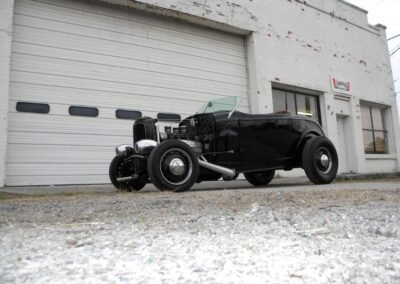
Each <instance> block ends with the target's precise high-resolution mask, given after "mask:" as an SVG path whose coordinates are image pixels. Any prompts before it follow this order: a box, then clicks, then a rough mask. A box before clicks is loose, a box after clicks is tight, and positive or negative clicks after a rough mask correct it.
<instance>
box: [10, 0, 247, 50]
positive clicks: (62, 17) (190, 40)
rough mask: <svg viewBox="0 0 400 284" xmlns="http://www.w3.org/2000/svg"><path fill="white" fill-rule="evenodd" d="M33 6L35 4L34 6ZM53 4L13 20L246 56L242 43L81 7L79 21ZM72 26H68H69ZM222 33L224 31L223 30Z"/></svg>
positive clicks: (67, 11)
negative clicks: (56, 9) (228, 41)
mask: <svg viewBox="0 0 400 284" xmlns="http://www.w3.org/2000/svg"><path fill="white" fill-rule="evenodd" d="M33 7H34V6H33ZM51 10H52V7H51V6H48V5H46V6H44V7H41V9H32V10H30V11H29V10H22V11H20V12H18V13H16V15H15V18H14V21H15V23H17V24H19V25H30V24H31V22H32V21H35V23H36V24H35V26H36V27H44V28H47V27H49V26H51V28H52V29H53V30H57V31H65V32H70V30H79V31H80V32H79V34H82V33H83V34H86V35H90V34H93V33H95V34H99V31H101V36H103V37H106V38H107V33H106V32H110V33H111V35H112V34H115V33H118V34H121V35H127V36H131V37H132V36H134V37H137V38H138V39H137V42H138V43H141V42H142V43H144V44H146V41H145V40H148V39H150V40H156V41H158V42H165V43H170V44H179V45H183V46H187V47H191V48H195V49H197V50H198V49H202V50H205V51H212V52H214V53H220V54H223V55H230V56H235V57H243V48H244V47H243V45H241V44H240V40H238V41H237V42H238V43H239V44H230V45H228V44H226V43H221V42H220V41H216V40H214V41H212V40H210V39H207V38H200V37H195V36H192V35H191V34H185V33H178V32H175V33H171V32H168V33H166V32H165V31H166V30H165V28H159V27H156V26H153V27H151V28H149V26H148V25H145V24H141V23H138V22H132V21H129V20H123V22H122V24H121V19H114V18H112V17H108V16H105V15H97V14H93V13H90V12H82V11H78V14H81V16H82V18H81V20H80V21H79V23H78V22H77V21H76V17H77V11H76V10H69V9H64V10H63V11H62V13H52V12H51ZM67 25H68V26H69V29H66V28H65V27H66V26H67ZM222 36H223V34H222Z"/></svg>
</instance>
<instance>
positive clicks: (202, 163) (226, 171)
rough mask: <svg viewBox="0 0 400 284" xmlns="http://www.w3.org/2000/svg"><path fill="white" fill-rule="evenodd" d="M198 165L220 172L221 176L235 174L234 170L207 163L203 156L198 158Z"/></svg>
mask: <svg viewBox="0 0 400 284" xmlns="http://www.w3.org/2000/svg"><path fill="white" fill-rule="evenodd" d="M199 165H200V166H202V167H203V168H206V169H209V170H211V171H214V172H217V173H220V174H221V175H223V176H227V177H234V176H235V175H236V171H235V170H232V169H229V168H225V167H222V166H218V165H216V164H212V163H209V162H207V161H206V160H205V159H204V158H203V159H200V158H199Z"/></svg>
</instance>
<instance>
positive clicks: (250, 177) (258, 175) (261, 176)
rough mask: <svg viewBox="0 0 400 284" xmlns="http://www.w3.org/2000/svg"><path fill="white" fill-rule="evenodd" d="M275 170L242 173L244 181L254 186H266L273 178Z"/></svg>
mask: <svg viewBox="0 0 400 284" xmlns="http://www.w3.org/2000/svg"><path fill="white" fill-rule="evenodd" d="M274 175H275V170H269V171H260V172H250V173H244V177H245V178H246V180H247V181H248V182H249V183H251V184H252V185H254V186H261V185H267V184H269V183H270V182H271V180H272V179H273V178H274Z"/></svg>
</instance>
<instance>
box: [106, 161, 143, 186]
mask: <svg viewBox="0 0 400 284" xmlns="http://www.w3.org/2000/svg"><path fill="white" fill-rule="evenodd" d="M108 173H109V177H110V180H111V183H112V184H113V185H114V187H115V188H116V189H118V190H119V191H132V190H136V191H138V190H141V189H142V188H143V187H144V186H145V185H146V180H144V179H140V178H139V179H133V180H129V181H124V182H119V181H118V180H117V179H118V178H121V177H129V176H132V175H133V174H134V173H135V169H134V166H133V164H132V163H131V162H129V161H127V160H126V159H125V158H123V157H120V156H115V157H114V159H112V161H111V164H110V168H109V171H108Z"/></svg>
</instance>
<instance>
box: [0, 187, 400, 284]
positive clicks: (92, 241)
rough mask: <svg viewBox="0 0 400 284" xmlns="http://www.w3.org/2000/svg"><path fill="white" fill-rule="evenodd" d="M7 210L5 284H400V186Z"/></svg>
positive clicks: (50, 201)
mask: <svg viewBox="0 0 400 284" xmlns="http://www.w3.org/2000/svg"><path fill="white" fill-rule="evenodd" d="M2 196H3V199H1V200H0V283H9V282H11V283H15V282H17V283H20V282H22V283H49V282H50V283H53V282H60V283H67V282H68V283H69V282H71V281H72V282H75V283H76V282H79V283H81V282H85V283H99V282H106V283H114V282H116V283H149V282H151V283H193V282H194V283H222V282H223V283H244V282H245V283H266V282H269V283H282V282H290V283H309V282H337V283H343V282H351V283H365V282H368V283H400V182H399V180H395V181H390V182H378V183H371V182H370V183H341V184H336V185H332V186H331V187H329V186H328V187H324V186H310V185H303V186H300V187H296V186H292V187H287V186H286V187H285V185H280V186H275V187H272V189H271V188H270V189H263V188H257V189H254V188H248V189H233V190H199V191H193V192H187V193H182V194H174V193H168V192H163V193H159V192H139V193H97V194H73V195H53V196H25V197H22V198H21V197H14V196H13V195H11V196H8V195H4V194H3V195H2Z"/></svg>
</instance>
